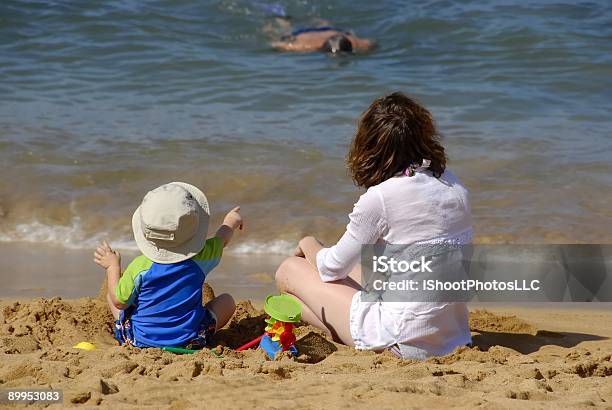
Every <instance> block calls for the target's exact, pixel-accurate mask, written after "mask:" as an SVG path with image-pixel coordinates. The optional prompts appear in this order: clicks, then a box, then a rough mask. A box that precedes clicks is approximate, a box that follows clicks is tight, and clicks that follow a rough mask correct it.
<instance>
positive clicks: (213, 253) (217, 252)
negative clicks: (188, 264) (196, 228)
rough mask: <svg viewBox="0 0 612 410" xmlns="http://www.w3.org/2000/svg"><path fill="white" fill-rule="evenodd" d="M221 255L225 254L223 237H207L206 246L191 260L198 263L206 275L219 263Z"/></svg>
mask: <svg viewBox="0 0 612 410" xmlns="http://www.w3.org/2000/svg"><path fill="white" fill-rule="evenodd" d="M221 255H223V239H221V238H217V237H214V238H210V239H207V240H206V243H205V244H204V248H202V250H201V251H200V252H199V253H198V254H197V255H196V256H194V257H193V258H191V260H193V261H194V262H195V263H197V264H198V266H199V267H200V269H201V270H202V272H203V273H204V276H206V275H208V273H209V272H210V271H211V270H213V269H214V268H215V267H216V266H217V265H218V264H219V262H220V261H221Z"/></svg>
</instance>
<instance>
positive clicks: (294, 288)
mask: <svg viewBox="0 0 612 410" xmlns="http://www.w3.org/2000/svg"><path fill="white" fill-rule="evenodd" d="M276 284H277V287H278V288H279V290H280V291H282V292H286V293H289V294H291V295H293V296H295V297H296V298H297V299H298V300H299V301H300V302H302V306H303V311H302V317H303V319H304V321H306V322H308V323H310V324H311V325H313V326H316V327H319V328H321V329H323V330H325V331H327V332H329V334H331V335H332V336H333V337H334V339H335V340H337V341H340V342H342V343H344V344H347V345H349V346H353V338H352V336H351V332H350V326H349V320H350V307H351V301H352V299H353V295H354V294H355V293H357V291H358V290H359V285H358V284H357V283H356V282H355V281H354V280H353V279H350V278H347V279H344V280H339V281H335V282H323V281H322V280H321V278H320V277H319V273H318V272H317V271H316V269H314V268H313V267H312V266H311V265H310V264H309V263H308V261H306V260H305V259H304V258H299V257H295V256H294V257H291V258H287V259H286V260H285V261H284V262H283V263H282V264H281V265H280V266H279V268H278V270H277V271H276Z"/></svg>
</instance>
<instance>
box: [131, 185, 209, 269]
mask: <svg viewBox="0 0 612 410" xmlns="http://www.w3.org/2000/svg"><path fill="white" fill-rule="evenodd" d="M171 184H175V185H179V186H180V187H182V188H184V189H185V190H187V191H188V192H189V193H190V194H191V195H192V196H193V197H194V198H195V200H196V202H197V203H198V205H199V206H198V228H197V230H196V233H195V234H194V235H193V237H192V238H191V239H190V240H188V241H187V242H185V243H183V244H181V245H179V246H177V247H174V248H158V247H157V246H156V245H155V244H154V243H153V242H151V241H149V240H148V239H147V238H146V237H145V234H144V230H143V229H142V223H141V219H140V206H139V207H138V208H137V209H136V211H135V212H134V215H132V230H133V231H134V239H135V240H136V245H137V246H138V249H140V252H142V253H143V255H144V256H146V257H147V258H149V259H151V260H152V261H153V262H157V263H163V264H168V263H177V262H182V261H185V260H187V259H189V258H192V257H194V256H195V255H197V254H198V253H199V252H200V251H201V250H202V248H204V245H205V243H206V234H207V233H208V222H209V220H210V208H209V206H208V200H207V199H206V195H204V192H202V191H200V190H199V189H198V188H197V187H195V186H193V185H190V184H186V183H184V182H171Z"/></svg>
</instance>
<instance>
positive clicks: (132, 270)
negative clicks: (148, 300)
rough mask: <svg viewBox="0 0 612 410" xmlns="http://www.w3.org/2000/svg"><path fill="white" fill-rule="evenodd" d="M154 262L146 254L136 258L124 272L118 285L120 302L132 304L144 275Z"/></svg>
mask: <svg viewBox="0 0 612 410" xmlns="http://www.w3.org/2000/svg"><path fill="white" fill-rule="evenodd" d="M152 265H153V262H152V261H151V260H150V259H149V258H147V257H146V256H144V255H141V256H138V257H137V258H134V260H133V261H132V262H130V264H129V265H128V267H127V268H126V269H125V271H124V272H123V275H122V276H121V279H119V283H117V287H116V288H115V297H116V298H117V300H118V301H119V302H120V303H123V304H126V305H131V304H133V303H134V301H135V300H136V296H138V292H139V291H140V284H141V283H142V276H143V275H144V274H145V273H146V272H147V271H148V270H149V269H150V268H151V266H152Z"/></svg>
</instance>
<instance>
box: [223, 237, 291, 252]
mask: <svg viewBox="0 0 612 410" xmlns="http://www.w3.org/2000/svg"><path fill="white" fill-rule="evenodd" d="M295 246H296V243H295V242H292V241H285V240H280V239H279V240H274V241H269V242H255V241H248V242H242V243H239V244H236V245H235V246H231V247H230V248H229V249H228V252H229V253H232V254H238V255H240V254H271V253H272V254H278V255H292V254H293V251H294V250H295Z"/></svg>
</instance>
